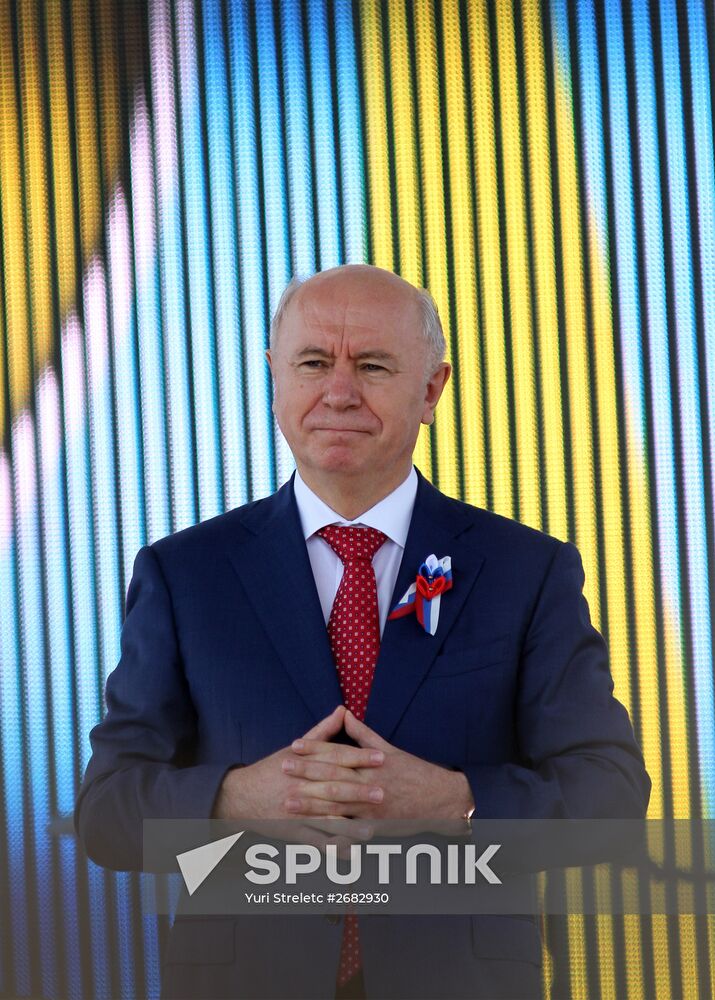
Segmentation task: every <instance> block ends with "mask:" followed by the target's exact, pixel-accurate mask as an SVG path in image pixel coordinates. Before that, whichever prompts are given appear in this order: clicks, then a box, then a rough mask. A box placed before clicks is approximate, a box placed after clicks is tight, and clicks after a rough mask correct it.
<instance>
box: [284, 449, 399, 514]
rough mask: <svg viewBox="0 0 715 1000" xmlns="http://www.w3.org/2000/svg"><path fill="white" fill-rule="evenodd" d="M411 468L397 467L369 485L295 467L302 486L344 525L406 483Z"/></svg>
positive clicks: (363, 478)
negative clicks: (325, 505) (328, 508)
mask: <svg viewBox="0 0 715 1000" xmlns="http://www.w3.org/2000/svg"><path fill="white" fill-rule="evenodd" d="M411 468H412V463H411V462H410V463H409V464H408V465H407V466H406V467H399V468H398V469H397V470H396V471H395V472H393V473H392V474H391V475H390V476H389V477H385V476H382V477H381V478H380V479H379V480H375V481H373V480H371V479H370V478H369V477H367V476H365V475H355V476H352V477H350V476H336V475H335V473H334V472H332V473H325V474H322V475H321V473H320V470H315V469H305V468H303V467H302V466H301V465H298V471H299V472H300V476H301V479H302V480H303V482H304V483H305V485H306V486H308V487H309V488H310V489H311V490H312V491H313V493H315V494H316V496H319V497H320V499H321V500H322V501H323V503H326V504H327V505H328V507H330V508H331V509H332V510H334V511H335V513H336V514H340V516H341V517H343V518H345V520H346V521H354V520H355V518H357V517H360V515H361V514H364V513H365V511H366V510H370V508H371V507H374V506H375V504H376V503H379V502H380V500H384V499H385V497H386V496H388V495H389V494H390V493H392V491H393V490H395V489H397V487H398V486H399V485H400V483H403V482H404V481H405V479H407V477H408V475H409V473H410V469H411Z"/></svg>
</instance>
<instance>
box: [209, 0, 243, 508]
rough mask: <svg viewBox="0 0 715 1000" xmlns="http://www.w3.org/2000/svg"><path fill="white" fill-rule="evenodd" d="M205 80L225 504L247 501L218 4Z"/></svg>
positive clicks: (214, 3) (212, 14) (212, 1)
mask: <svg viewBox="0 0 715 1000" xmlns="http://www.w3.org/2000/svg"><path fill="white" fill-rule="evenodd" d="M201 13H202V15H203V38H204V53H203V55H204V66H205V78H206V128H207V134H208V176H209V186H210V207H211V234H212V237H211V244H212V256H213V262H214V266H213V280H214V286H215V307H216V350H217V362H218V372H217V377H218V383H219V403H218V406H219V412H220V423H221V442H220V447H221V455H222V460H223V467H224V476H225V496H224V506H227V507H234V506H238V505H239V504H241V503H245V502H246V500H247V499H248V495H247V490H246V487H247V479H246V463H247V454H246V441H245V434H246V427H245V417H244V409H243V399H242V395H241V391H240V387H241V384H242V382H243V378H244V372H243V351H242V344H241V329H240V313H239V303H238V283H237V281H236V273H235V262H236V256H237V242H238V237H237V232H236V217H235V212H234V180H233V170H234V164H233V157H232V151H231V121H230V112H229V90H228V76H227V66H226V59H225V55H224V41H223V23H222V18H221V3H220V0H207V2H206V3H204V4H202V5H201Z"/></svg>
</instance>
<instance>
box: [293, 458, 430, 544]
mask: <svg viewBox="0 0 715 1000" xmlns="http://www.w3.org/2000/svg"><path fill="white" fill-rule="evenodd" d="M293 489H294V491H295V502H296V504H297V505H298V514H299V516H300V523H301V527H302V528H303V537H304V538H305V539H308V538H310V536H311V535H314V534H315V532H316V531H319V530H320V529H321V528H324V527H325V526H326V524H339V525H353V524H362V525H365V526H367V527H368V528H377V530H378V531H382V532H383V534H385V535H387V537H388V538H389V539H390V540H391V541H393V542H396V543H397V544H398V545H399V546H401V547H402V548H403V549H404V547H405V542H406V541H407V532H408V531H409V527H410V521H411V520H412V510H413V508H414V506H415V497H416V496H417V473H416V472H415V467H414V466H412V468H411V469H410V472H409V475H408V476H407V478H406V479H405V480H404V481H403V482H401V483H400V485H399V486H398V487H397V488H396V489H394V490H393V491H392V493H388V495H387V496H386V497H383V498H382V500H380V501H379V502H378V503H376V504H375V506H374V507H371V508H370V509H369V510H366V511H365V512H364V513H363V514H361V515H360V516H359V517H356V518H355V520H354V521H346V520H345V518H344V517H341V515H340V514H338V513H336V512H335V511H334V510H333V509H332V508H331V507H328V505H327V504H326V503H325V501H324V500H321V499H320V497H319V496H318V495H317V494H316V493H314V492H313V491H312V490H311V489H310V487H309V486H308V485H307V484H306V483H305V481H304V480H303V479H302V478H301V475H300V473H299V472H298V470H297V469H296V472H295V479H294V480H293Z"/></svg>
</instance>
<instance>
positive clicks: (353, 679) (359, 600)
mask: <svg viewBox="0 0 715 1000" xmlns="http://www.w3.org/2000/svg"><path fill="white" fill-rule="evenodd" d="M318 534H319V535H320V537H321V538H324V539H325V541H326V542H327V543H328V545H330V547H331V548H332V549H333V551H334V552H335V554H336V555H337V556H338V557H339V558H340V560H341V561H342V564H343V576H342V579H341V580H340V586H339V587H338V592H337V594H336V595H335V600H334V602H333V608H332V611H331V612H330V618H329V619H328V637H329V638H330V645H331V648H332V651H333V659H334V660H335V666H336V668H337V671H338V678H339V680H340V687H341V690H342V692H343V701H344V702H345V705H346V707H347V708H349V709H350V711H351V712H352V713H353V715H355V716H356V717H357V718H358V719H360V720H361V721H362V720H363V719H364V718H365V710H366V708H367V699H368V696H369V694H370V686H371V684H372V678H373V676H374V674H375V664H376V663H377V654H378V653H379V652H380V616H379V613H378V608H377V584H376V581H375V571H374V569H373V568H372V560H373V556H374V555H375V553H376V552H377V550H378V549H379V548H380V546H381V545H382V543H383V542H384V541H385V540H386V538H387V536H386V535H383V533H382V532H381V531H378V530H377V528H352V527H350V528H347V527H337V526H336V525H334V524H331V525H328V526H327V527H326V528H321V530H320V531H319V532H318ZM361 965H362V961H361V958H360V936H359V929H358V921H357V917H356V915H355V914H354V913H348V914H346V916H345V928H344V931H343V942H342V947H341V950H340V965H339V967H338V986H343V985H344V984H345V983H347V982H348V980H349V979H351V978H352V977H353V976H354V975H355V974H356V973H357V972H358V971H359V970H360V967H361Z"/></svg>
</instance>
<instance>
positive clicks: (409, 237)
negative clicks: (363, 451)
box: [383, 0, 432, 475]
mask: <svg viewBox="0 0 715 1000" xmlns="http://www.w3.org/2000/svg"><path fill="white" fill-rule="evenodd" d="M389 12H390V16H389V22H388V24H387V26H386V27H383V30H385V31H386V33H387V34H388V36H389V54H390V62H389V74H390V76H389V79H390V96H391V105H390V117H391V122H392V134H393V139H394V150H395V195H396V200H397V205H396V221H397V234H398V243H399V267H400V274H401V275H402V277H403V278H405V280H406V281H410V282H412V284H413V285H417V287H422V285H424V284H426V276H425V273H424V261H423V259H422V224H421V214H420V194H419V184H420V180H419V170H418V166H417V135H416V132H415V102H414V98H413V89H412V74H411V59H410V52H409V45H408V38H407V11H406V8H405V5H404V3H403V0H396V2H394V3H392V4H391V5H390V8H389ZM410 13H411V8H410ZM430 454H431V447H430V436H429V432H428V431H427V430H426V429H425V428H422V429H421V430H420V434H419V436H418V438H417V445H416V447H415V454H414V461H415V464H416V465H417V467H418V468H419V469H421V470H422V471H423V472H425V473H426V474H427V475H429V474H430V471H431V466H432V461H431V457H430Z"/></svg>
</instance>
